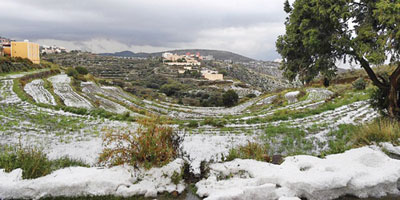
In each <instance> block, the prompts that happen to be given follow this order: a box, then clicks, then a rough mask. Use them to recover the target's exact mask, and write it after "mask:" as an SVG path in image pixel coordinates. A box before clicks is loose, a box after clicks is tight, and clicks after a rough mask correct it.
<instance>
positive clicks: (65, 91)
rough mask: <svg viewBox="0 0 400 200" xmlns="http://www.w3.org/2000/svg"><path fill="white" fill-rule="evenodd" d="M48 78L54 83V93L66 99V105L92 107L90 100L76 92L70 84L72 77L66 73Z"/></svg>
mask: <svg viewBox="0 0 400 200" xmlns="http://www.w3.org/2000/svg"><path fill="white" fill-rule="evenodd" d="M48 80H49V81H50V82H51V83H52V84H53V88H54V93H56V94H57V95H58V96H59V97H60V98H61V99H62V100H63V101H64V104H65V105H66V106H71V107H81V108H91V107H92V105H91V104H90V102H89V101H88V100H86V99H85V98H83V97H82V96H80V95H79V94H77V93H76V92H74V90H73V89H72V88H71V86H70V82H71V79H70V78H69V77H68V76H67V75H66V74H60V75H56V76H52V77H50V78H49V79H48Z"/></svg>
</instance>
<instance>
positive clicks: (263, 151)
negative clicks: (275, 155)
mask: <svg viewBox="0 0 400 200" xmlns="http://www.w3.org/2000/svg"><path fill="white" fill-rule="evenodd" d="M236 158H241V159H254V160H258V161H265V162H270V161H271V158H270V157H269V156H268V148H267V146H265V145H264V146H263V145H260V144H258V143H255V142H248V143H247V145H243V146H239V147H237V148H232V149H230V150H229V154H228V156H227V157H226V160H227V161H231V160H234V159H236Z"/></svg>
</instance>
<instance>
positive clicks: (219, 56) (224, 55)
mask: <svg viewBox="0 0 400 200" xmlns="http://www.w3.org/2000/svg"><path fill="white" fill-rule="evenodd" d="M165 52H171V53H176V54H185V53H188V52H189V53H192V54H194V53H197V52H199V53H200V54H201V55H204V56H206V55H212V56H213V57H214V59H216V60H232V61H234V62H250V61H254V59H252V58H248V57H245V56H242V55H239V54H236V53H232V52H229V51H220V50H208V49H181V50H172V51H163V52H156V53H134V52H131V51H121V52H115V53H101V54H100V55H103V56H118V57H142V58H147V57H161V55H162V54H163V53H165Z"/></svg>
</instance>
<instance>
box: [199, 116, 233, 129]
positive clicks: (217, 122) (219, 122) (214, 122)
mask: <svg viewBox="0 0 400 200" xmlns="http://www.w3.org/2000/svg"><path fill="white" fill-rule="evenodd" d="M226 123H227V122H226V121H225V120H224V119H215V118H211V117H206V118H205V119H204V121H203V123H202V124H203V125H210V126H214V127H218V128H222V127H224V126H225V125H226Z"/></svg>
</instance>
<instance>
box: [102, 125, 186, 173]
mask: <svg viewBox="0 0 400 200" xmlns="http://www.w3.org/2000/svg"><path fill="white" fill-rule="evenodd" d="M138 123H139V124H140V127H139V128H137V129H136V130H135V131H127V132H123V133H114V132H113V131H111V130H109V131H108V132H107V133H106V135H105V137H104V144H105V146H106V148H104V150H103V152H102V153H101V154H100V158H99V163H100V164H102V165H109V166H115V165H121V164H129V165H132V166H134V167H144V168H146V169H149V168H151V167H161V166H163V165H165V164H168V163H169V162H171V161H172V160H174V159H175V158H177V157H178V156H179V155H180V144H181V142H182V138H181V137H179V136H178V134H177V133H176V132H175V131H174V130H173V129H172V128H171V127H169V126H166V124H165V122H164V121H163V120H161V119H160V118H153V119H148V118H146V119H142V120H138Z"/></svg>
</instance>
